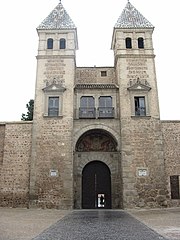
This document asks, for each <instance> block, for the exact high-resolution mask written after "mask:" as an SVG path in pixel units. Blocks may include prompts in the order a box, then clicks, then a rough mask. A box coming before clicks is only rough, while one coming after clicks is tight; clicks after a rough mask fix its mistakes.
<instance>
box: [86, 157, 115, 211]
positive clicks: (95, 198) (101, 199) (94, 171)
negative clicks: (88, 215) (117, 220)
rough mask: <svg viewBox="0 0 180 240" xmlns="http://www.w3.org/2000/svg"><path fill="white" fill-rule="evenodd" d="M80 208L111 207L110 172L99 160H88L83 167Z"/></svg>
mask: <svg viewBox="0 0 180 240" xmlns="http://www.w3.org/2000/svg"><path fill="white" fill-rule="evenodd" d="M82 208H85V209H95V208H106V209H109V208H111V173H110V170H109V168H108V166H107V165H106V164H105V163H103V162H101V161H93V162H90V163H88V164H87V165H86V166H85V167H84V169H83V172H82Z"/></svg>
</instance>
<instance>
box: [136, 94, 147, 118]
mask: <svg viewBox="0 0 180 240" xmlns="http://www.w3.org/2000/svg"><path fill="white" fill-rule="evenodd" d="M134 105H135V116H146V105H145V97H134Z"/></svg>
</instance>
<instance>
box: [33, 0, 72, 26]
mask: <svg viewBox="0 0 180 240" xmlns="http://www.w3.org/2000/svg"><path fill="white" fill-rule="evenodd" d="M37 29H38V30H43V29H55V30H57V29H76V26H75V24H74V23H73V21H72V19H71V18H70V16H69V15H68V13H67V12H66V10H65V8H64V7H63V5H62V3H61V1H60V2H59V4H58V5H57V6H56V7H55V8H54V10H53V11H52V12H51V13H50V14H49V16H47V17H46V18H45V19H44V21H43V22H42V23H41V24H40V25H39V26H38V27H37Z"/></svg>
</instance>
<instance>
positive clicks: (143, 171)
mask: <svg viewBox="0 0 180 240" xmlns="http://www.w3.org/2000/svg"><path fill="white" fill-rule="evenodd" d="M147 175H148V173H147V169H138V176H139V177H146V176H147Z"/></svg>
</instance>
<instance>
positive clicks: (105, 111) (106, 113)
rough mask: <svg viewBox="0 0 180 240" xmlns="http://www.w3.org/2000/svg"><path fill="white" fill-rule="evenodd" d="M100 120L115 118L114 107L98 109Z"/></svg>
mask: <svg viewBox="0 0 180 240" xmlns="http://www.w3.org/2000/svg"><path fill="white" fill-rule="evenodd" d="M98 118H114V108H113V107H99V108H98Z"/></svg>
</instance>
